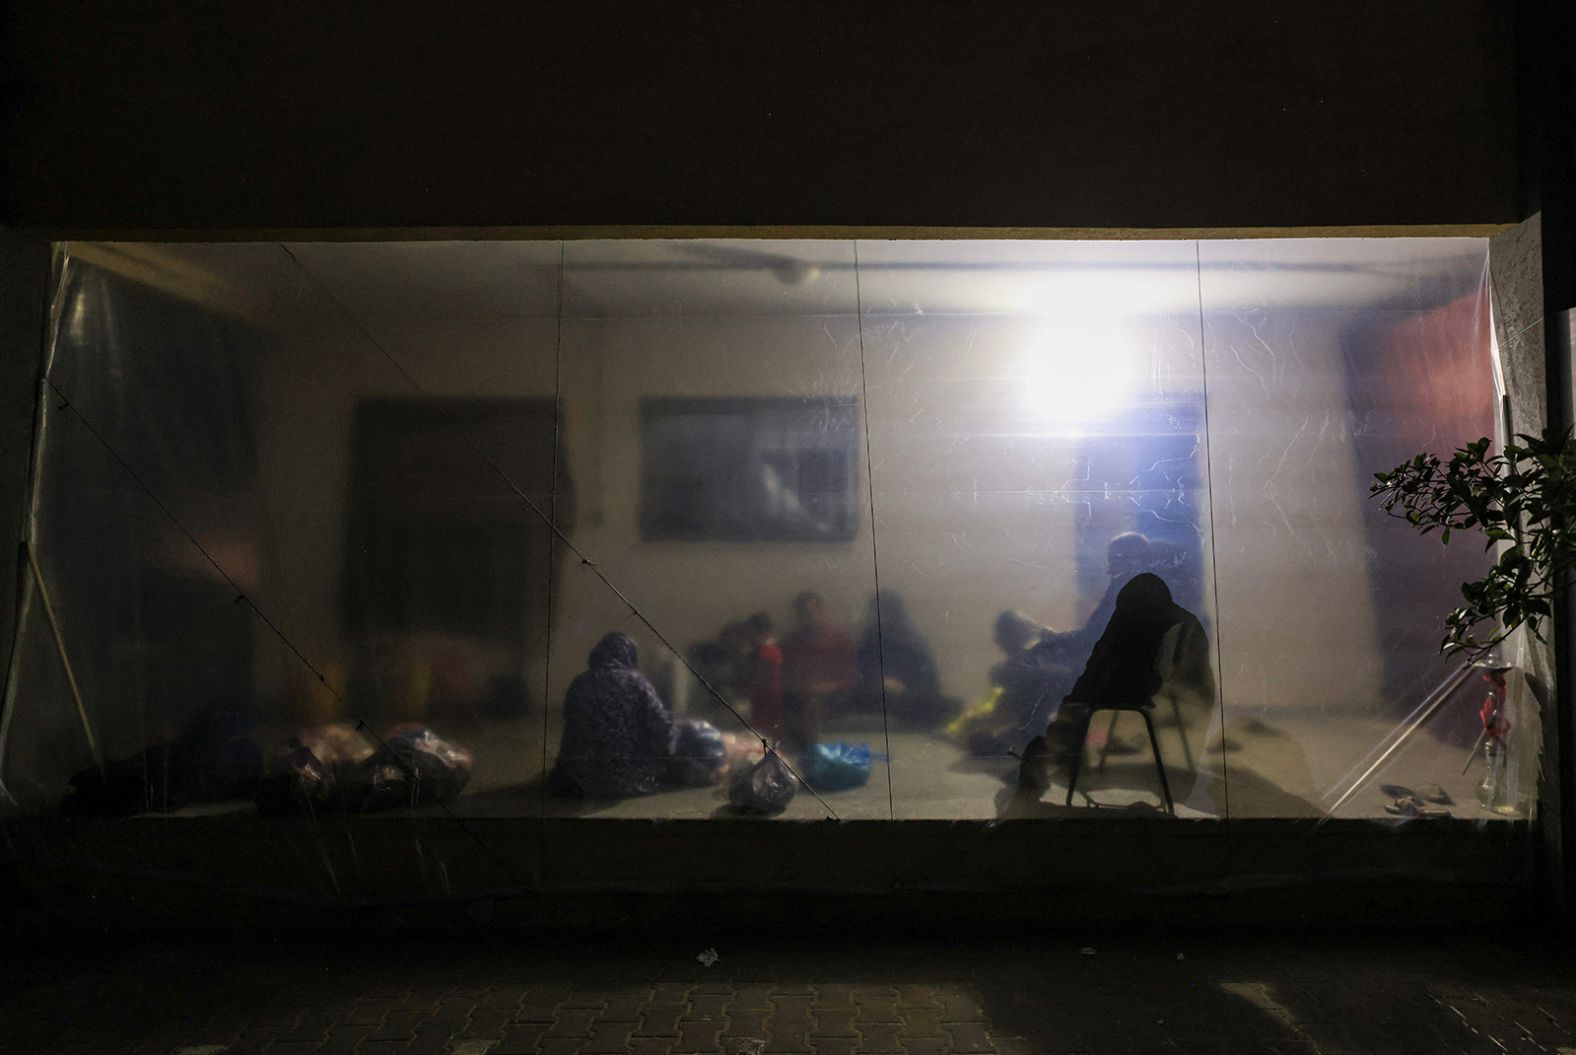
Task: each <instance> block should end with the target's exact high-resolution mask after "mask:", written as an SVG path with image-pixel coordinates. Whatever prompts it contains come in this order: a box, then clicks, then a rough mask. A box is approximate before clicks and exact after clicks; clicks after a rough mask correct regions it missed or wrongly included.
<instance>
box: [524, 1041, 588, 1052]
mask: <svg viewBox="0 0 1576 1055" xmlns="http://www.w3.org/2000/svg"><path fill="white" fill-rule="evenodd" d="M582 1043H584V1038H582V1037H543V1038H542V1043H541V1046H540V1047H538V1048H537V1049H536V1050H537V1052H538V1055H578V1053H579V1051H580V1045H581V1044H582Z"/></svg>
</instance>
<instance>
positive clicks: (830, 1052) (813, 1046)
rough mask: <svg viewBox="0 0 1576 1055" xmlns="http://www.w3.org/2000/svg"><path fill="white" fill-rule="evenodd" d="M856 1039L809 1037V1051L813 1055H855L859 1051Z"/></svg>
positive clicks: (857, 1039)
mask: <svg viewBox="0 0 1576 1055" xmlns="http://www.w3.org/2000/svg"><path fill="white" fill-rule="evenodd" d="M860 1050H861V1049H860V1047H859V1038H857V1037H811V1038H810V1051H811V1052H813V1053H814V1055H856V1053H858V1052H859V1051H860Z"/></svg>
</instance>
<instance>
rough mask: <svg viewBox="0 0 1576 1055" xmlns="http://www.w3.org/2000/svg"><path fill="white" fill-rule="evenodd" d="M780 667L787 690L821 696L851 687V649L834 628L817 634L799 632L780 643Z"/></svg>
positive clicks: (823, 629) (852, 664) (847, 641)
mask: <svg viewBox="0 0 1576 1055" xmlns="http://www.w3.org/2000/svg"><path fill="white" fill-rule="evenodd" d="M782 651H783V666H784V673H785V676H786V678H787V685H788V688H789V690H791V691H793V692H800V693H808V694H810V695H813V696H824V695H827V694H829V693H834V692H841V691H842V690H844V689H847V688H849V687H850V686H852V685H853V683H854V646H853V643H852V642H851V641H849V639H848V635H847V634H845V633H844V632H843V631H842V630H839V629H838V628H837V627H833V626H826V627H822V628H821V629H820V631H819V632H818V633H816V632H812V631H809V630H806V629H804V628H802V627H801V628H800V629H798V630H795V631H794V632H793V633H792V634H789V635H788V639H787V640H786V641H784V642H783V649H782Z"/></svg>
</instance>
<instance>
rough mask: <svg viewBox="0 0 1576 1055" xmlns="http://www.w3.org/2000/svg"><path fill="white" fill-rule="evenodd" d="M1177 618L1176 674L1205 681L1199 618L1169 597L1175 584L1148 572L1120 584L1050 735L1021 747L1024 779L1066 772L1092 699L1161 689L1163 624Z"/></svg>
mask: <svg viewBox="0 0 1576 1055" xmlns="http://www.w3.org/2000/svg"><path fill="white" fill-rule="evenodd" d="M1174 626H1180V628H1181V630H1180V634H1181V638H1180V641H1179V643H1178V649H1177V655H1178V657H1179V658H1178V661H1177V662H1176V664H1175V666H1174V669H1173V672H1172V675H1171V676H1172V677H1173V678H1174V679H1177V680H1179V681H1182V682H1192V681H1200V680H1201V679H1202V678H1204V677H1205V676H1206V675H1208V672H1209V657H1208V647H1207V643H1206V640H1205V636H1204V629H1203V627H1202V626H1201V625H1200V624H1199V621H1198V618H1197V617H1196V616H1194V615H1193V613H1192V612H1189V611H1188V610H1187V609H1186V608H1183V607H1182V606H1180V605H1178V604H1176V603H1175V602H1174V601H1172V599H1171V590H1170V589H1169V588H1168V587H1167V586H1166V584H1165V580H1163V579H1161V578H1160V576H1158V575H1155V574H1152V573H1150V572H1144V573H1142V574H1140V575H1135V576H1134V577H1133V578H1132V579H1131V580H1129V581H1128V583H1127V585H1125V586H1123V587H1122V589H1121V592H1119V593H1118V594H1117V596H1116V603H1115V605H1114V610H1113V611H1112V613H1111V620H1110V622H1109V623H1108V624H1107V625H1106V628H1105V633H1103V634H1101V635H1100V639H1099V640H1098V641H1097V642H1095V646H1094V650H1093V652H1092V653H1091V654H1090V656H1089V662H1088V663H1087V664H1085V666H1084V670H1083V673H1082V674H1081V675H1079V677H1078V680H1077V681H1076V682H1074V684H1073V687H1072V691H1071V692H1069V693H1068V694H1067V696H1066V698H1065V699H1063V701H1062V705H1061V708H1060V709H1059V710H1058V711H1057V712H1056V717H1055V718H1054V719H1052V720H1051V723H1050V724H1049V725H1048V726H1047V727H1046V730H1045V735H1044V736H1043V737H1035V738H1034V739H1033V740H1031V741H1030V742H1029V744H1028V746H1027V747H1025V748H1024V752H1023V764H1022V766H1021V767H1020V770H1019V783H1020V784H1022V785H1024V786H1026V787H1030V788H1036V789H1039V790H1044V789H1045V788H1047V787H1049V786H1050V784H1049V773H1048V772H1047V769H1048V767H1049V766H1050V765H1053V764H1054V765H1055V766H1056V767H1057V768H1058V769H1059V770H1061V771H1063V772H1065V771H1067V770H1070V769H1071V768H1072V765H1073V762H1074V759H1075V757H1076V754H1077V752H1079V751H1081V750H1082V749H1083V742H1084V734H1085V732H1086V731H1087V729H1088V726H1089V716H1090V713H1091V706H1090V705H1091V704H1094V703H1099V702H1108V701H1117V702H1123V703H1135V704H1144V703H1147V702H1148V701H1149V700H1150V699H1151V698H1152V697H1153V696H1154V695H1155V693H1157V692H1158V691H1159V690H1160V687H1161V682H1162V680H1163V679H1162V677H1161V673H1160V672H1159V671H1158V670H1157V669H1156V665H1155V659H1156V657H1157V656H1158V654H1159V652H1160V644H1161V641H1162V639H1164V638H1165V635H1166V632H1167V631H1168V630H1170V629H1171V628H1172V627H1174ZM1209 677H1210V678H1211V679H1212V675H1209ZM1200 691H1201V692H1202V691H1203V690H1202V687H1200ZM1209 695H1210V696H1212V695H1213V692H1212V691H1210V692H1209Z"/></svg>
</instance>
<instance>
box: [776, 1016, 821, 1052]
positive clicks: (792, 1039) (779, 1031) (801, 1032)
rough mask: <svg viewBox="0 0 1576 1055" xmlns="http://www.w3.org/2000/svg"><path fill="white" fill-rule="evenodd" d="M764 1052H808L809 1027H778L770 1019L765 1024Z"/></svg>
mask: <svg viewBox="0 0 1576 1055" xmlns="http://www.w3.org/2000/svg"><path fill="white" fill-rule="evenodd" d="M766 1050H767V1051H769V1052H780V1051H781V1052H786V1051H809V1050H810V1027H809V1024H808V1023H806V1024H804V1025H786V1026H785V1025H778V1024H777V1023H775V1022H772V1021H771V1020H770V1019H768V1020H767V1023H766Z"/></svg>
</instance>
